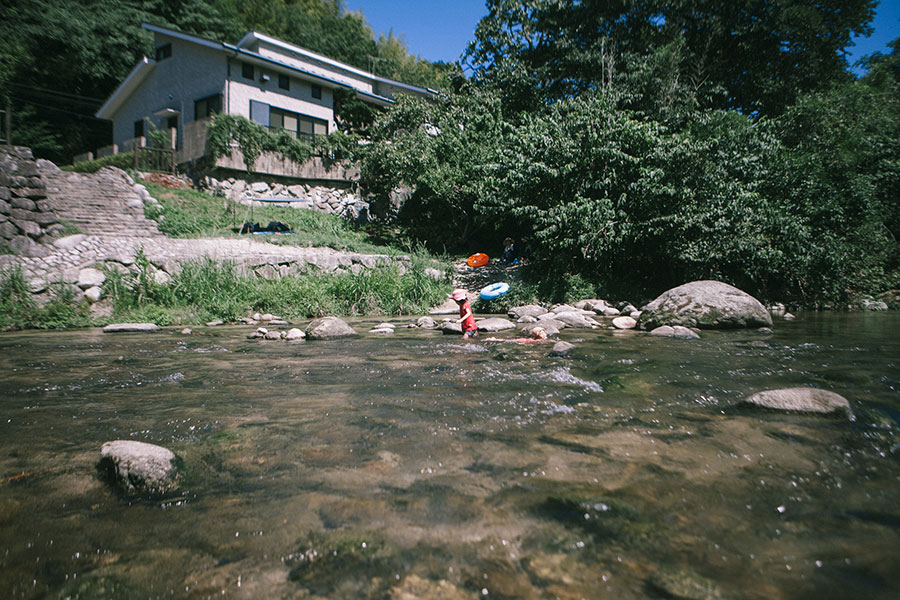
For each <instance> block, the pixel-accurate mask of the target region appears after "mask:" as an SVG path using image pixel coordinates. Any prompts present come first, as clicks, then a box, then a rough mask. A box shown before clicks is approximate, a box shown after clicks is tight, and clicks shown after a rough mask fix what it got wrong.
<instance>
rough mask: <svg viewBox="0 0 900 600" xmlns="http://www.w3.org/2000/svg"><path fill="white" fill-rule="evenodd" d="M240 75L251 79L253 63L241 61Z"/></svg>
mask: <svg viewBox="0 0 900 600" xmlns="http://www.w3.org/2000/svg"><path fill="white" fill-rule="evenodd" d="M241 75H242V76H243V77H244V79H253V65H251V64H250V63H241Z"/></svg>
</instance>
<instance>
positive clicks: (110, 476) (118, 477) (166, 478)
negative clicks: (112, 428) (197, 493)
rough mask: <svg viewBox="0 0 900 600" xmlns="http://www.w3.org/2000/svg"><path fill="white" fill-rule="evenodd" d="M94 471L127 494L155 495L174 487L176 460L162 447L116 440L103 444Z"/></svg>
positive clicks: (172, 454)
mask: <svg viewBox="0 0 900 600" xmlns="http://www.w3.org/2000/svg"><path fill="white" fill-rule="evenodd" d="M97 470H98V471H100V473H101V475H103V476H104V477H106V479H107V480H108V481H110V482H113V483H115V484H116V485H117V486H118V487H119V488H120V489H122V490H123V491H125V492H127V493H138V494H142V493H151V494H159V493H164V492H169V491H171V490H173V489H175V487H176V476H177V457H176V456H175V453H174V452H172V451H171V450H169V449H168V448H163V447H162V446H156V445H154V444H147V443H145V442H137V441H134V440H116V441H113V442H106V443H105V444H103V447H102V448H101V449H100V461H99V462H98V463H97Z"/></svg>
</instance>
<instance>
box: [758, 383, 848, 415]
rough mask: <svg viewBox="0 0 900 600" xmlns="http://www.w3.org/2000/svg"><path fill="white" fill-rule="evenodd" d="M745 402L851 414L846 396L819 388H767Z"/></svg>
mask: <svg viewBox="0 0 900 600" xmlns="http://www.w3.org/2000/svg"><path fill="white" fill-rule="evenodd" d="M743 404H745V405H748V406H754V407H758V408H768V409H771V410H783V411H790V412H803V413H819V414H833V413H846V414H850V403H849V402H848V401H847V399H846V398H844V397H843V396H841V395H840V394H835V393H834V392H829V391H828V390H821V389H818V388H806V387H797V388H785V389H778V390H765V391H763V392H757V393H755V394H753V395H752V396H749V397H747V398H746V399H744V401H743Z"/></svg>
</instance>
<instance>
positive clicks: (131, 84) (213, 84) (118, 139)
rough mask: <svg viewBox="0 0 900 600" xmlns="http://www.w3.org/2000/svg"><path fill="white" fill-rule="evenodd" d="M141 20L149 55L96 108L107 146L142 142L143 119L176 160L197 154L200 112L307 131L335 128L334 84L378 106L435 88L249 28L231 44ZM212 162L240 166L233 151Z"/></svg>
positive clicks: (203, 120) (201, 147) (123, 147)
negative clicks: (106, 129)
mask: <svg viewBox="0 0 900 600" xmlns="http://www.w3.org/2000/svg"><path fill="white" fill-rule="evenodd" d="M143 27H144V28H145V29H147V30H149V31H151V32H153V34H154V48H155V51H154V56H153V58H148V57H144V58H143V59H141V61H140V62H139V63H138V64H137V66H136V67H135V68H134V69H133V70H132V71H131V73H130V74H129V75H128V76H127V77H126V78H125V80H124V81H122V83H121V84H120V85H119V86H118V88H116V90H115V91H114V92H113V94H112V95H111V96H110V97H109V99H107V100H106V102H105V103H104V104H103V106H102V107H101V108H100V110H99V111H97V113H96V116H97V117H98V118H101V119H107V120H110V121H112V123H113V144H114V145H113V148H114V150H113V152H115V151H128V150H131V148H133V147H134V146H135V145H144V142H145V140H146V136H147V133H148V132H147V130H146V129H147V125H146V122H147V120H148V119H149V121H150V122H151V123H153V124H154V126H155V127H157V128H158V129H161V130H163V131H166V132H168V134H169V136H170V140H171V143H172V147H174V148H175V149H176V151H177V154H176V157H177V158H176V160H177V162H179V163H181V162H187V161H192V160H195V159H197V158H200V157H202V156H203V155H204V151H205V145H206V135H205V133H206V125H207V119H208V117H209V116H210V115H211V114H212V113H214V112H217V111H220V112H224V113H227V114H230V115H239V116H244V117H247V118H248V119H250V120H252V121H254V122H256V123H259V124H260V125H263V126H265V127H269V128H279V129H285V130H287V131H289V132H291V133H292V134H294V135H298V136H307V135H308V136H314V135H324V134H328V133H330V132H332V131H334V130H335V129H336V125H335V120H334V119H335V115H334V91H335V90H337V89H339V88H344V89H348V90H353V91H355V92H356V95H357V97H358V98H359V99H360V100H362V101H364V102H367V103H370V104H372V105H375V106H382V107H383V106H388V105H390V104H392V103H393V102H394V98H395V97H396V95H397V94H413V95H417V96H422V97H429V96H433V95H434V94H435V92H434V91H433V90H428V89H424V88H420V87H417V86H413V85H408V84H405V83H401V82H399V81H393V80H390V79H386V78H383V77H378V76H375V75H373V74H372V73H367V72H365V71H363V70H360V69H357V68H356V67H352V66H350V65H347V64H344V63H342V62H339V61H336V60H332V59H330V58H328V57H325V56H322V55H320V54H316V53H314V52H311V51H309V50H307V49H305V48H301V47H299V46H295V45H293V44H289V43H287V42H283V41H281V40H278V39H276V38H273V37H270V36H267V35H264V34H261V33H257V32H250V33H248V34H247V35H245V36H244V38H243V39H242V40H241V41H240V42H238V43H237V44H236V45H231V44H226V43H222V42H215V41H211V40H207V39H204V38H201V37H197V36H195V35H190V34H187V33H183V32H179V31H174V30H171V29H166V28H164V27H159V26H156V25H148V24H145V25H143ZM235 154H239V153H235ZM229 160H231V159H228V158H226V159H224V162H225V163H228V161H229ZM220 166H226V167H231V168H242V166H243V165H242V160H241V159H240V158H239V157H235V158H234V159H233V160H231V163H229V164H221V165H220ZM276 174H282V173H276Z"/></svg>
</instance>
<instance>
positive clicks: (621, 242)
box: [362, 0, 900, 306]
mask: <svg viewBox="0 0 900 600" xmlns="http://www.w3.org/2000/svg"><path fill="white" fill-rule="evenodd" d="M488 6H489V9H490V11H491V12H490V15H489V16H488V17H486V18H485V19H483V20H482V21H481V23H480V24H479V27H478V30H477V31H476V39H475V41H474V42H473V43H472V45H471V46H470V50H469V59H470V61H471V63H472V66H473V67H474V74H475V77H474V78H473V79H472V80H471V81H468V82H462V81H456V82H454V87H453V90H452V91H449V92H447V93H446V94H445V95H444V96H443V97H442V99H441V100H440V101H439V102H438V103H433V104H429V103H426V102H422V101H417V100H406V101H404V102H401V103H399V104H398V105H397V106H395V107H394V108H392V109H391V110H390V111H389V112H388V113H387V114H385V115H383V116H382V117H380V118H379V119H378V120H377V122H376V123H375V125H374V126H373V127H372V128H371V133H372V138H373V146H372V147H371V148H369V151H368V154H367V157H366V159H365V161H364V164H363V170H362V172H363V180H364V183H365V184H366V185H367V186H368V187H369V189H371V190H372V191H374V192H375V193H376V194H379V195H384V194H386V193H387V191H388V190H390V189H392V188H395V187H397V186H399V185H405V186H408V187H409V188H410V189H411V190H413V193H412V197H411V199H410V200H409V201H408V202H407V203H406V205H405V207H404V209H403V212H402V213H401V216H402V218H403V219H404V222H405V223H406V224H407V226H408V227H409V228H410V230H411V231H412V232H414V233H415V234H417V235H418V236H420V237H421V238H422V239H424V240H427V242H428V243H429V244H430V245H431V246H432V247H434V248H449V249H452V250H456V251H462V252H472V251H476V250H478V251H487V252H488V253H494V252H497V251H498V250H499V248H500V240H502V239H503V238H504V237H505V236H507V235H509V236H512V237H514V238H515V239H516V240H518V241H519V247H520V248H521V247H523V246H527V247H528V248H529V249H530V254H531V258H532V261H531V264H530V265H529V268H528V269H527V272H526V277H528V276H530V278H531V280H532V283H531V284H530V285H529V287H528V290H529V294H532V293H535V291H540V292H541V293H544V294H549V296H544V297H545V298H547V297H551V296H552V298H553V299H561V298H564V297H566V296H567V295H568V294H569V292H570V291H571V290H572V289H576V288H577V289H578V291H579V293H580V294H584V293H590V292H593V293H598V294H603V295H605V296H606V295H611V296H613V297H617V296H628V297H632V298H650V297H652V296H653V295H655V294H657V293H659V292H661V291H663V290H664V289H666V288H668V287H671V286H673V285H678V284H681V283H684V282H686V281H690V280H694V279H701V278H715V279H721V280H724V281H727V282H729V283H732V284H734V285H737V286H739V287H741V288H743V289H746V290H747V291H749V292H751V293H754V294H756V295H758V296H759V297H761V298H763V299H767V300H782V301H791V302H795V303H798V304H803V305H807V306H813V305H815V306H823V305H832V306H833V305H838V304H839V303H842V302H845V301H847V300H848V299H851V298H853V297H856V296H860V295H865V294H875V293H878V292H880V291H883V290H885V289H889V288H892V287H897V286H898V285H900V275H898V263H900V252H898V243H897V236H898V234H900V230H898V220H900V217H898V215H900V206H898V198H900V188H898V185H900V171H898V165H900V145H898V140H900V129H898V123H900V101H898V98H900V88H898V63H900V61H898V52H897V48H898V44H897V43H896V42H895V43H894V45H893V48H894V52H893V53H892V54H890V55H887V56H880V55H879V56H874V57H871V58H870V59H869V61H868V66H869V73H868V74H867V75H866V76H865V77H863V78H861V79H855V78H854V77H852V76H851V75H850V73H849V72H848V71H847V64H846V60H845V59H844V55H843V51H844V49H845V48H846V46H847V45H848V43H849V36H850V34H851V33H853V32H860V31H863V32H864V31H867V29H868V22H869V20H870V18H871V14H872V7H873V3H872V2H870V1H868V0H866V1H862V0H847V1H843V2H834V3H826V4H820V5H817V6H816V7H814V8H813V7H810V6H809V5H808V3H804V2H799V1H798V2H785V3H777V4H775V5H773V4H771V3H765V4H764V5H763V4H761V3H756V2H753V1H752V0H748V1H743V2H737V3H733V5H732V3H728V4H727V5H726V4H722V3H716V2H700V3H697V2H692V3H687V2H684V3H682V2H677V1H669V2H636V1H635V2H632V1H624V2H619V3H600V2H589V1H582V2H546V1H543V0H521V1H518V2H515V1H512V0H496V1H491V2H489V3H488ZM691 7H692V8H691ZM801 17H802V18H801ZM728 44H734V47H733V48H729V47H728ZM704 53H705V54H704ZM701 67H702V68H701Z"/></svg>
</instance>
